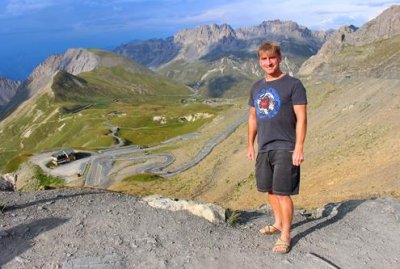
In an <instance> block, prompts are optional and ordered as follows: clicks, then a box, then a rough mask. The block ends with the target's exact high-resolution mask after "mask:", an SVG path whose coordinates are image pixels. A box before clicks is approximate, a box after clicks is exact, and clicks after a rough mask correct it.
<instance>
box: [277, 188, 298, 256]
mask: <svg viewBox="0 0 400 269" xmlns="http://www.w3.org/2000/svg"><path fill="white" fill-rule="evenodd" d="M274 196H275V197H276V200H278V204H279V208H280V217H281V221H282V228H281V231H282V232H281V237H280V238H281V240H283V241H286V242H290V239H291V237H290V227H291V226H292V221H293V211H294V208H293V201H292V198H291V197H290V196H289V195H276V194H275V195H274ZM274 214H275V212H274ZM273 251H274V252H282V251H284V248H283V247H281V246H277V247H274V249H273Z"/></svg>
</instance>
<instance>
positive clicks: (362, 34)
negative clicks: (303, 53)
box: [299, 5, 400, 75]
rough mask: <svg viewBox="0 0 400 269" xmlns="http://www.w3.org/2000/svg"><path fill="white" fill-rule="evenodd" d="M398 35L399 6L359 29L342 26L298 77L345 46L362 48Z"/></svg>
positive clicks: (305, 65) (326, 60) (399, 28)
mask: <svg viewBox="0 0 400 269" xmlns="http://www.w3.org/2000/svg"><path fill="white" fill-rule="evenodd" d="M399 34H400V5H394V6H392V7H390V8H389V9H387V10H385V11H384V12H382V13H381V14H380V15H379V16H378V17H376V18H374V19H372V20H371V21H369V22H367V23H365V24H364V25H362V26H361V27H360V28H357V27H355V26H353V25H350V26H342V27H340V28H339V29H338V30H337V31H336V32H334V33H333V34H332V36H331V37H330V38H329V39H328V40H327V41H326V42H325V44H324V45H323V46H322V47H321V49H320V50H319V52H318V54H317V55H315V56H312V57H310V59H308V60H307V61H305V62H304V63H303V65H302V66H301V68H300V70H299V74H300V75H309V74H311V73H312V72H313V71H314V70H315V69H316V68H318V66H320V65H322V64H324V63H326V62H329V61H330V58H331V57H333V56H334V55H335V54H336V53H338V52H340V51H341V50H342V49H343V48H345V47H347V46H363V45H367V44H370V43H372V42H375V41H379V40H383V39H388V38H391V37H394V36H396V35H399Z"/></svg>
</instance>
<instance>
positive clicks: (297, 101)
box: [292, 80, 307, 105]
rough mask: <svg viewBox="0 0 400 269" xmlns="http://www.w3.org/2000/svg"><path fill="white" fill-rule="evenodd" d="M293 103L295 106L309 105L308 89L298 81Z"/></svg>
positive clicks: (294, 90)
mask: <svg viewBox="0 0 400 269" xmlns="http://www.w3.org/2000/svg"><path fill="white" fill-rule="evenodd" d="M292 103H293V105H306V104H307V93H306V89H305V88H304V86H303V83H301V81H300V80H298V81H297V83H296V84H295V86H294V88H293V93H292Z"/></svg>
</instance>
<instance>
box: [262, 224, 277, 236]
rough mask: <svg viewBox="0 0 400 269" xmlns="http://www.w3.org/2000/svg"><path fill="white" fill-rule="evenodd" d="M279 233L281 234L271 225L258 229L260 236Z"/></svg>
mask: <svg viewBox="0 0 400 269" xmlns="http://www.w3.org/2000/svg"><path fill="white" fill-rule="evenodd" d="M280 232H281V230H279V229H278V228H276V227H275V226H273V225H268V226H265V227H264V228H261V229H260V234H263V235H267V234H278V233H280Z"/></svg>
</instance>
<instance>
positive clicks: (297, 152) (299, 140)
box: [292, 105, 307, 166]
mask: <svg viewBox="0 0 400 269" xmlns="http://www.w3.org/2000/svg"><path fill="white" fill-rule="evenodd" d="M293 109H294V113H295V114H296V119H297V122H296V145H295V147H294V151H293V156H292V159H293V165H296V166H299V165H300V164H301V163H302V162H303V161H304V152H303V146H304V140H305V138H306V133H307V105H294V106H293Z"/></svg>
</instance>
